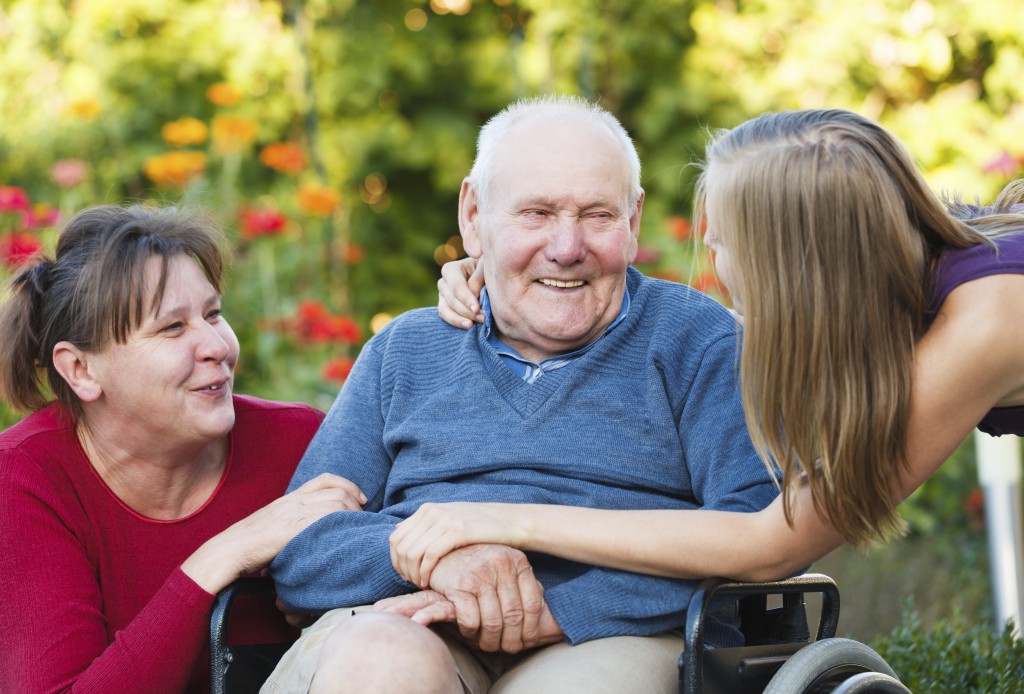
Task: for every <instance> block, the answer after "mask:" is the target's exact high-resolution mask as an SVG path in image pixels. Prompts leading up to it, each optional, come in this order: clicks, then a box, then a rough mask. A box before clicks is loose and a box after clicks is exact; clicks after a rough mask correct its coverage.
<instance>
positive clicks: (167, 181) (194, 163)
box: [142, 151, 206, 188]
mask: <svg viewBox="0 0 1024 694" xmlns="http://www.w3.org/2000/svg"><path fill="white" fill-rule="evenodd" d="M205 169H206V155H205V154H203V153H202V152H191V151H181V152H166V153H164V154H157V155H155V156H152V157H150V158H149V159H147V160H146V162H145V163H144V164H143V165H142V170H143V172H144V173H145V174H146V176H147V177H148V178H149V180H151V181H153V183H155V184H156V185H157V187H159V188H167V187H172V186H176V187H184V186H185V185H186V184H187V183H189V182H190V181H192V180H193V179H196V178H198V177H199V176H201V175H202V174H203V172H204V171H205Z"/></svg>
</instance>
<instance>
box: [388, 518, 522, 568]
mask: <svg viewBox="0 0 1024 694" xmlns="http://www.w3.org/2000/svg"><path fill="white" fill-rule="evenodd" d="M515 510H516V505H515V504H488V503H469V502H456V503H449V504H430V503H427V504H423V505H422V506H420V508H419V510H417V511H416V513H414V514H412V515H411V516H409V517H408V518H406V519H405V520H404V521H402V522H401V523H399V524H398V525H397V526H396V527H395V530H394V532H393V533H391V538H390V544H391V563H392V565H394V567H395V571H397V572H398V573H399V574H400V575H401V576H402V578H404V579H405V580H407V581H409V582H410V583H412V584H414V585H417V586H419V587H421V588H426V587H427V586H429V585H430V574H431V572H432V571H433V570H434V567H435V566H437V562H439V561H440V560H441V559H442V558H444V556H445V555H447V554H448V553H449V552H451V551H453V550H455V549H458V548H459V547H465V546H467V545H476V544H482V543H493V544H499V545H507V546H509V547H516V548H519V547H520V546H521V543H522V538H523V537H524V536H525V531H524V530H522V529H517V528H516V527H515V520H516V519H515V517H516V515H517V514H515ZM519 515H521V514H519Z"/></svg>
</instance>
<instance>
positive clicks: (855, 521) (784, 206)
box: [392, 110, 1024, 585]
mask: <svg viewBox="0 0 1024 694" xmlns="http://www.w3.org/2000/svg"><path fill="white" fill-rule="evenodd" d="M1022 194H1024V181H1017V182H1015V183H1013V184H1011V185H1009V186H1007V188H1006V189H1005V190H1004V191H1003V192H1002V193H1001V194H1000V196H999V197H998V199H997V201H996V202H995V204H994V205H993V206H991V207H988V208H981V207H978V206H975V205H968V204H964V203H962V202H960V201H955V202H952V203H949V204H944V203H943V202H942V201H940V200H939V199H938V198H937V197H936V195H935V194H934V193H933V192H932V191H931V190H930V189H929V188H928V187H927V185H926V183H925V182H924V179H923V178H922V177H921V175H920V173H919V172H918V171H917V169H916V168H915V166H914V163H913V161H912V158H911V157H910V155H909V154H908V152H907V151H906V150H905V149H904V147H903V146H902V145H901V144H900V143H899V142H898V141H897V140H896V139H895V138H894V137H893V136H892V135H891V134H890V133H888V132H887V131H886V130H885V129H883V128H882V127H881V126H879V125H878V124H877V123H874V122H872V121H871V120H869V119H867V118H864V117H862V116H859V115H857V114H854V113H851V112H847V111H841V110H821V111H794V112H785V113H777V114H767V115H763V116H760V117H758V118H755V119H753V120H751V121H748V122H747V123H744V124H743V125H741V126H739V127H737V128H735V129H733V130H729V131H721V132H719V133H718V134H717V136H716V137H715V138H714V139H713V141H712V142H711V143H710V144H709V145H708V147H707V152H706V163H705V166H704V170H703V173H702V175H701V177H700V179H699V184H698V188H697V195H696V201H697V206H696V213H697V216H698V218H704V219H706V221H707V229H708V231H707V234H706V237H705V241H706V243H707V245H708V246H709V247H710V248H711V249H712V251H714V252H715V255H716V258H715V265H716V269H717V272H718V274H719V276H720V277H721V279H722V280H723V281H724V282H725V284H726V285H727V286H728V287H729V290H730V293H731V295H732V297H733V300H734V304H735V307H736V310H737V312H738V313H739V314H741V315H742V316H743V326H744V327H743V332H744V335H743V351H742V360H741V364H740V368H739V372H740V377H741V384H742V391H743V401H744V408H745V412H746V418H747V423H748V427H749V429H750V431H751V436H752V439H753V441H754V442H755V445H756V446H757V448H758V449H759V451H760V453H761V454H762V456H763V457H764V458H765V459H766V460H772V461H775V462H776V464H777V465H778V466H779V468H780V469H781V471H782V480H781V482H782V489H783V494H782V495H781V496H780V497H779V498H778V499H777V500H776V501H775V502H774V503H773V504H772V505H771V506H769V507H768V508H766V509H765V510H764V511H761V512H758V513H750V514H743V513H723V512H712V511H603V510H598V509H587V508H572V507H559V506H542V505H531V506H516V505H509V504H451V505H427V506H424V507H423V508H422V509H421V510H420V511H419V512H418V513H416V514H415V515H413V516H412V517H410V518H409V519H408V520H406V521H405V522H403V523H401V524H399V526H398V529H397V530H396V531H395V533H394V535H393V536H392V560H393V562H394V564H395V566H396V568H398V570H399V572H400V573H402V574H403V575H404V576H406V577H407V578H409V579H410V580H411V581H413V582H416V583H418V584H420V585H426V582H427V581H428V579H429V575H430V571H431V569H432V567H433V566H434V564H435V563H436V562H437V560H438V559H439V558H440V557H441V556H443V555H444V554H445V553H446V552H449V551H451V550H452V549H453V548H455V547H459V546H462V545H467V544H472V543H479V542H499V543H505V544H508V545H512V546H514V547H518V548H520V549H523V550H533V551H539V552H546V553H550V554H555V555H559V556H563V557H566V558H570V559H575V560H578V561H583V562H588V563H593V564H604V565H608V566H612V567H616V568H621V569H628V570H634V571H639V572H646V573H653V574H659V575H666V576H676V577H686V578H699V577H704V576H710V575H721V576H726V577H731V578H735V579H741V580H744V579H745V580H761V579H775V578H779V577H781V576H785V575H787V574H790V573H792V572H795V571H798V570H800V568H801V567H804V566H807V565H808V564H810V563H812V562H813V561H815V560H817V559H819V558H821V557H822V556H824V555H825V554H827V553H828V552H829V551H831V550H832V549H834V548H835V547H837V546H839V545H840V544H841V543H842V542H843V541H844V540H847V541H849V542H851V543H853V544H855V545H864V544H866V543H869V542H871V541H872V540H874V539H883V540H884V539H886V538H889V537H891V536H893V535H894V534H897V533H899V532H900V530H901V522H900V519H899V516H898V514H897V511H896V507H897V505H898V504H899V503H900V502H901V501H902V500H903V499H904V498H906V497H907V496H908V495H909V494H910V493H911V492H912V491H913V490H914V489H916V488H917V487H919V486H920V485H921V484H922V483H923V482H924V481H925V480H926V479H927V478H928V477H929V476H930V475H931V474H932V473H933V472H935V470H936V469H938V467H939V466H940V465H942V463H943V462H944V461H946V460H947V459H948V458H949V456H950V455H951V454H952V452H953V451H954V450H955V449H956V447H957V446H958V445H959V444H960V443H961V442H962V441H963V440H964V439H965V438H966V437H967V436H968V435H969V434H970V433H971V430H972V429H973V428H974V427H975V426H978V427H979V428H981V429H982V430H984V431H987V432H989V433H993V434H1018V435H1021V434H1024V349H1022V348H1021V345H1024V206H1022V205H1020V204H1018V203H1019V202H1020V201H1021V197H1022ZM472 270H473V266H472V264H469V263H466V262H463V263H461V264H449V266H446V268H445V271H444V278H443V279H442V281H441V282H439V283H438V284H439V289H440V290H441V303H440V313H441V316H442V318H444V319H445V320H446V321H448V322H449V323H452V324H453V325H460V326H461V327H468V325H469V320H470V319H473V318H476V314H477V306H478V304H477V299H476V294H477V293H478V292H479V291H480V287H481V286H482V284H483V278H482V277H480V276H479V275H478V274H471V273H472Z"/></svg>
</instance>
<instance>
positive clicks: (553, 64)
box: [0, 0, 1024, 640]
mask: <svg viewBox="0 0 1024 694" xmlns="http://www.w3.org/2000/svg"><path fill="white" fill-rule="evenodd" d="M1021 27H1024V3H1022V2H1020V0H934V1H929V0H913V1H911V0H429V1H428V0H372V1H371V0H307V1H306V2H299V1H298V0H280V1H277V2H270V1H261V0H162V1H161V2H153V1H152V0H4V1H3V2H0V104H2V107H0V279H4V278H5V277H7V276H9V274H10V273H11V272H13V271H15V270H16V269H17V267H19V266H20V264H22V263H24V262H30V260H29V259H30V258H31V257H32V256H33V255H35V254H37V253H38V252H40V251H42V252H49V251H50V250H51V249H52V243H53V238H54V235H55V233H56V229H57V228H59V224H60V221H61V220H62V219H66V218H67V216H68V215H69V214H71V213H72V212H73V211H74V210H77V209H79V208H81V207H84V206H88V205H93V204H98V203H107V202H125V201H136V202H138V201H142V202H152V203H154V204H168V203H173V204H186V205H200V206H202V207H205V208H208V209H210V210H211V211H212V212H213V213H214V214H215V215H216V216H217V217H218V219H219V220H220V221H221V223H222V224H223V226H224V228H225V230H226V232H227V234H228V237H229V240H230V243H231V245H232V247H233V249H234V268H233V270H232V272H231V276H230V282H229V285H228V288H227V293H226V297H225V299H226V300H225V312H226V315H227V316H228V318H229V319H230V321H231V323H232V325H233V326H234V328H235V330H236V332H237V333H238V335H239V338H240V340H241V342H242V349H243V358H242V361H241V363H240V365H239V370H238V390H239V391H241V392H247V393H251V394H255V395H260V396H264V397H269V398H276V399H285V400H299V401H304V402H309V403H312V404H315V405H317V406H319V407H322V408H327V407H329V406H330V403H331V401H332V399H333V397H334V395H335V393H336V392H337V389H338V387H339V385H340V383H342V382H343V380H344V378H345V376H346V374H347V373H348V369H349V368H350V367H351V363H352V359H353V358H354V357H355V356H356V354H357V353H358V349H359V347H360V346H361V344H362V343H363V342H364V341H365V340H366V339H367V338H368V337H369V336H370V335H372V334H373V332H375V331H376V330H378V329H379V328H380V327H381V326H382V325H383V324H385V323H386V322H387V320H389V319H390V317H392V316H394V315H396V314H398V313H400V312H402V311H405V310H408V309H410V308H414V307H417V306H422V305H430V304H434V303H435V302H436V287H435V283H436V280H437V278H438V275H439V265H440V264H441V263H443V262H445V261H446V260H450V259H454V258H458V257H461V255H462V254H463V251H462V247H461V244H460V242H459V239H458V230H457V226H456V223H455V211H456V203H457V199H458V191H459V185H460V182H461V180H462V177H463V176H464V175H465V174H466V173H467V171H468V169H469V166H470V164H471V162H472V157H473V152H474V144H475V134H476V131H477V129H478V128H479V126H480V125H481V124H482V123H483V122H484V121H485V120H486V119H487V118H488V117H489V116H490V115H492V114H493V113H495V112H496V111H498V110H499V109H500V108H502V107H503V106H505V105H506V104H507V103H509V102H510V101H512V100H514V99H515V98H517V97H521V96H530V95H535V94H538V93H546V92H555V91H557V92H566V93H573V94H580V95H583V96H586V97H588V98H592V99H596V100H598V101H599V102H600V103H601V104H603V105H604V106H606V107H607V108H608V109H610V110H611V111H612V112H613V113H615V114H616V115H618V117H619V118H620V119H621V120H622V122H623V124H624V125H625V126H626V128H627V129H628V130H629V131H630V132H631V133H632V134H633V136H634V138H635V140H636V143H637V147H638V149H639V151H640V155H641V158H642V161H643V162H644V172H643V185H644V188H645V189H646V191H647V201H646V203H645V207H644V217H643V224H642V230H641V242H642V248H641V252H640V256H639V257H638V259H637V263H636V264H637V265H638V267H640V269H642V270H643V271H645V272H647V273H649V274H654V275H658V276H661V277H665V278H669V279H673V280H676V281H681V282H688V283H690V284H693V285H695V286H697V287H699V288H701V289H703V290H705V291H708V292H709V293H711V294H712V295H714V296H716V297H717V298H719V299H721V300H722V301H724V302H728V297H727V296H725V295H724V293H723V291H722V289H721V287H720V286H719V284H718V283H717V281H716V279H715V277H714V275H713V273H711V272H709V266H708V264H707V262H706V259H705V258H704V257H703V256H702V254H701V253H700V252H699V251H698V250H696V249H697V246H696V245H695V244H694V243H693V235H694V232H695V230H692V229H691V226H690V222H689V216H690V204H691V196H692V185H693V180H694V177H695V173H696V170H695V168H694V167H693V166H691V163H692V162H694V161H698V160H699V159H700V157H701V155H702V151H703V146H704V142H705V141H706V135H707V132H708V130H709V129H715V128H723V127H731V126H734V125H736V124H738V123H740V122H742V121H743V120H745V119H747V118H749V117H750V116H753V115H756V114H758V113H760V112H762V111H766V110H779V109H789V108H807V107H843V108H849V109H853V110H855V111H858V112H860V113H863V114H865V115H867V116H870V117H872V118H875V119H877V120H879V121H881V122H882V123H883V124H884V125H886V126H887V127H888V128H890V129H891V130H893V131H894V132H895V133H896V134H897V135H898V136H899V137H900V138H901V139H902V140H903V141H904V142H905V143H906V144H907V145H908V146H909V148H910V149H911V151H912V152H913V154H914V156H915V157H916V158H917V160H918V162H919V163H920V166H921V167H922V170H923V171H924V172H925V173H926V176H927V177H928V179H929V181H930V182H931V183H932V184H933V185H934V187H935V188H936V189H938V190H940V191H944V192H947V193H956V192H959V193H962V194H964V195H965V196H966V197H968V198H972V199H973V198H974V197H975V196H977V197H978V198H979V199H980V200H981V201H983V202H984V201H988V200H990V199H991V197H992V196H994V194H995V193H996V192H997V191H998V190H999V189H1000V188H1001V187H1002V185H1003V184H1004V183H1005V182H1006V181H1008V180H1010V179H1011V178H1013V177H1015V176H1018V175H1021V173H1022V171H1024V138H1022V136H1021V134H1022V133H1024V80H1022V79H1021V76H1022V75H1024V33H1022V32H1021ZM0 329H2V328H0ZM467 396H468V395H467ZM2 407H4V406H3V405H0V408H2ZM18 416H19V415H18V414H17V413H14V412H11V411H10V410H8V409H0V428H2V427H5V426H9V425H10V424H11V423H13V422H14V421H17V419H18ZM957 456H958V460H957V461H955V463H954V464H952V465H947V466H945V467H944V469H943V471H942V472H941V473H940V474H939V475H938V476H937V478H936V479H935V480H933V481H932V482H931V483H929V485H928V486H926V487H925V488H924V489H923V490H922V491H920V492H919V493H918V494H916V495H915V496H914V498H913V499H912V500H911V501H910V502H908V503H907V504H906V505H905V506H904V510H905V513H906V515H907V517H908V520H909V521H910V524H911V527H912V528H913V533H912V535H911V536H910V537H909V538H908V539H906V540H904V541H902V542H899V543H896V544H895V545H893V546H892V547H890V548H887V549H886V550H884V551H875V552H870V553H868V554H866V555H864V554H861V553H857V552H845V551H844V552H840V553H837V554H836V555H834V556H833V557H831V558H830V559H829V560H826V562H824V563H823V564H822V565H821V566H822V568H824V569H831V570H832V571H833V573H836V574H837V578H839V579H840V583H841V588H842V589H843V591H844V596H846V604H847V605H854V606H855V607H852V608H850V609H848V610H847V611H846V613H845V614H846V615H848V616H847V618H846V620H845V621H844V628H845V629H846V630H847V633H850V634H851V635H854V636H856V637H858V638H863V639H865V640H869V639H870V638H871V637H872V636H874V635H877V634H880V633H883V632H885V631H888V630H889V629H890V628H892V626H893V625H895V624H897V623H898V622H899V620H900V614H901V609H900V601H901V600H902V599H904V598H906V597H908V596H914V599H915V609H916V610H918V611H919V612H920V613H921V614H922V615H923V616H924V618H925V619H926V620H934V619H937V618H940V617H942V616H944V615H948V614H949V613H950V612H951V611H952V610H953V609H954V607H957V609H959V610H961V611H963V612H964V613H966V614H968V615H969V616H970V619H971V620H972V621H977V622H983V621H985V620H987V619H990V618H991V612H990V607H989V604H988V601H989V598H988V579H987V574H986V571H985V567H984V564H985V562H986V559H985V552H984V540H983V530H982V523H981V521H980V520H979V518H980V517H981V516H980V515H979V514H981V513H982V512H983V510H982V504H981V501H980V496H978V494H977V491H976V488H977V482H976V472H975V470H974V467H973V452H972V451H971V450H970V447H969V446H966V447H965V448H964V449H963V450H961V451H960V452H958V454H957ZM922 538H924V540H922ZM922 548H927V550H924V549H922ZM858 571H863V572H864V576H860V575H858V574H857V572H858ZM840 574H841V575H840ZM846 576H852V578H846ZM858 586H868V588H865V589H864V590H863V594H861V592H862V591H860V590H859V589H858ZM883 594H887V596H886V597H885V598H884V599H882V598H880V596H881V595H883ZM874 605H878V607H877V608H876V607H874ZM893 605H895V607H893ZM987 611H988V612H987Z"/></svg>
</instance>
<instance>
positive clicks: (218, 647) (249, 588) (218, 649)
mask: <svg viewBox="0 0 1024 694" xmlns="http://www.w3.org/2000/svg"><path fill="white" fill-rule="evenodd" d="M274 592H275V590H274V580H273V579H272V578H269V577H247V578H239V579H238V580H236V581H234V582H233V583H231V584H230V585H229V586H227V587H226V588H224V590H222V591H220V592H219V593H217V599H216V600H214V603H213V611H212V612H211V613H210V668H211V680H210V692H211V694H226V690H225V674H226V672H227V668H228V666H229V665H230V664H231V656H230V651H229V649H228V613H229V611H230V610H231V604H232V603H233V602H234V601H235V598H237V597H238V596H239V595H243V594H249V593H271V594H273V593H274Z"/></svg>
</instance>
